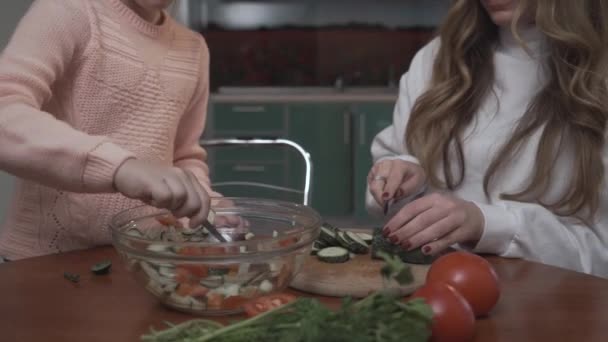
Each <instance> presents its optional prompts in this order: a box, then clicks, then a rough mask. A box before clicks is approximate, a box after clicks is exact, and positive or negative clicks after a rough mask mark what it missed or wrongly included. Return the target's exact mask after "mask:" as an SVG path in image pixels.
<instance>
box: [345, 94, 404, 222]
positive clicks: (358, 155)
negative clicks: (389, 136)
mask: <svg viewBox="0 0 608 342" xmlns="http://www.w3.org/2000/svg"><path fill="white" fill-rule="evenodd" d="M393 108H394V105H393V104H392V103H362V104H356V105H353V106H352V118H353V119H352V120H353V126H352V127H353V144H352V153H353V177H352V181H353V183H352V188H353V192H354V196H353V199H354V201H353V212H354V215H355V216H356V217H357V218H363V217H367V216H368V214H367V211H366V209H365V192H366V184H367V174H368V173H369V170H370V169H371V167H372V156H371V151H370V149H371V145H372V141H373V140H374V137H375V136H376V135H377V134H378V133H379V132H380V131H382V130H383V129H385V128H386V127H388V126H389V125H390V124H391V123H392V120H393Z"/></svg>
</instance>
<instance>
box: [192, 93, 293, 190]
mask: <svg viewBox="0 0 608 342" xmlns="http://www.w3.org/2000/svg"><path fill="white" fill-rule="evenodd" d="M285 110H286V109H285V105H284V104H281V103H258V102H255V103H215V104H212V105H211V106H210V111H209V118H208V125H207V127H208V128H207V130H206V133H205V136H204V138H205V139H219V138H235V137H237V138H251V137H256V138H261V137H285V136H286V132H287V126H286V125H287V120H288V119H287V116H286V111H285ZM208 152H209V156H208V161H209V166H210V174H211V179H212V182H213V183H214V184H217V183H224V182H235V181H236V182H256V183H263V184H271V185H276V186H281V187H286V186H288V183H287V180H288V174H287V173H286V171H285V166H286V164H287V150H286V148H285V147H263V146H249V147H238V146H230V147H214V148H210V149H209V150H208ZM214 187H215V186H214ZM215 190H216V191H219V192H220V193H222V194H223V195H225V196H244V197H261V198H275V199H282V200H288V201H296V200H298V198H297V197H295V196H292V195H290V194H289V193H282V192H280V193H277V192H276V191H274V190H270V189H264V188H259V187H251V186H217V187H215ZM277 194H279V196H277Z"/></svg>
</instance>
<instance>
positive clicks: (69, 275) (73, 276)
mask: <svg viewBox="0 0 608 342" xmlns="http://www.w3.org/2000/svg"><path fill="white" fill-rule="evenodd" d="M63 277H64V278H65V279H67V280H69V281H71V282H72V283H75V284H76V283H78V282H79V281H80V275H79V274H76V273H70V272H64V273H63Z"/></svg>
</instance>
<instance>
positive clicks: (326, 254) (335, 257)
mask: <svg viewBox="0 0 608 342" xmlns="http://www.w3.org/2000/svg"><path fill="white" fill-rule="evenodd" d="M317 258H318V259H319V260H321V261H323V262H327V263H330V264H339V263H343V262H347V261H348V259H350V255H349V253H348V250H346V249H344V248H342V247H327V248H323V249H322V250H320V251H319V252H317Z"/></svg>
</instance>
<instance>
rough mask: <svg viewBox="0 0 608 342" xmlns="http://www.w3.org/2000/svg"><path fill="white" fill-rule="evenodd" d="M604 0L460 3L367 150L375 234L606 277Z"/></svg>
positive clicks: (607, 8)
mask: <svg viewBox="0 0 608 342" xmlns="http://www.w3.org/2000/svg"><path fill="white" fill-rule="evenodd" d="M607 76H608V1H605V0H577V1H555V0H536V1H532V0H519V1H518V0H456V1H454V4H453V6H452V7H451V9H450V11H449V13H448V15H447V18H446V20H445V22H444V24H443V25H442V27H441V29H440V33H439V37H438V38H437V39H435V40H433V41H432V42H431V43H429V44H428V45H427V46H425V47H424V48H423V49H422V50H421V51H420V52H419V53H418V54H417V55H416V57H415V58H414V60H413V62H412V64H411V67H410V71H409V72H408V73H406V74H405V75H404V76H403V78H402V79H401V84H400V93H399V99H398V102H397V105H396V108H395V114H394V118H393V124H392V125H391V126H389V127H388V128H386V129H385V130H384V131H382V132H381V133H380V134H378V136H377V137H376V139H375V140H374V143H373V145H372V155H373V158H374V161H375V164H374V166H373V168H372V169H371V171H370V174H369V177H368V189H369V192H368V198H367V204H368V208H369V209H370V210H371V211H375V212H378V211H379V210H380V209H381V208H383V207H384V206H385V204H386V203H392V205H391V207H392V210H391V213H392V214H394V215H392V218H391V219H390V220H389V221H388V223H387V224H386V227H385V229H384V234H385V235H386V236H387V237H389V238H390V239H391V240H392V241H393V242H395V243H398V244H400V245H401V246H402V247H403V248H405V249H408V250H411V249H415V248H422V250H423V252H424V253H426V254H436V253H439V252H441V251H443V250H445V249H446V248H448V247H450V246H457V247H460V248H466V249H470V250H472V251H474V252H477V253H492V254H497V255H500V256H504V257H513V258H525V259H529V260H533V261H538V262H542V263H546V264H550V265H555V266H559V267H564V268H569V269H573V270H577V271H581V272H586V273H591V274H595V275H598V276H602V277H608V185H607V184H606V170H605V165H606V160H607V159H608V151H606V150H605V147H604V145H605V142H606V123H607V120H608V86H607Z"/></svg>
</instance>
